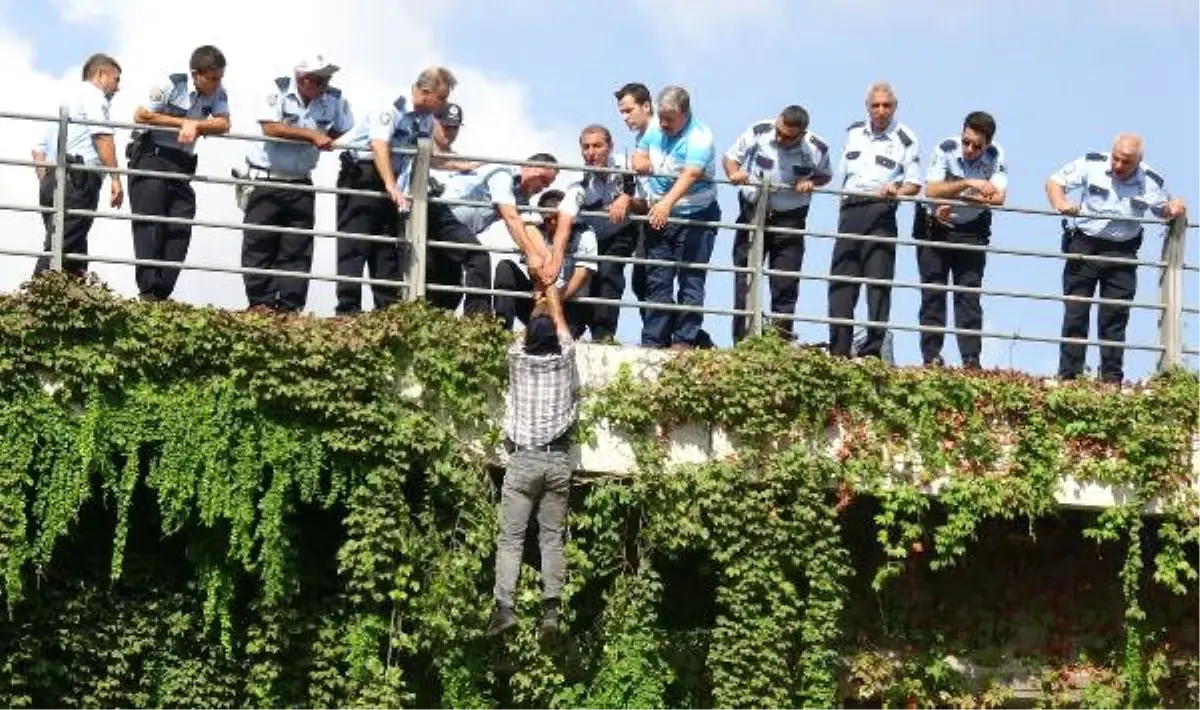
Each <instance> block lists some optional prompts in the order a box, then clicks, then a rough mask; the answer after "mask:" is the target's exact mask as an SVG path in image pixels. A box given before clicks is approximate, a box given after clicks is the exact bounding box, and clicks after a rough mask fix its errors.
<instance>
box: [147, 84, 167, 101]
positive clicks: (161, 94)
mask: <svg viewBox="0 0 1200 710" xmlns="http://www.w3.org/2000/svg"><path fill="white" fill-rule="evenodd" d="M150 100H151V101H153V102H155V103H162V102H163V101H166V100H167V92H166V91H165V90H164V89H163V88H162V87H161V86H156V87H154V88H153V89H151V90H150Z"/></svg>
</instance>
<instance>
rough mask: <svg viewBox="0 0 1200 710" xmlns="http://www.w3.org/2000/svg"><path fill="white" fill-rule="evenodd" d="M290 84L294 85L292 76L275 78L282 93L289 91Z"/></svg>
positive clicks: (276, 84)
mask: <svg viewBox="0 0 1200 710" xmlns="http://www.w3.org/2000/svg"><path fill="white" fill-rule="evenodd" d="M290 83H292V77H290V76H277V77H275V86H278V87H279V90H280V91H287V88H288V84H290Z"/></svg>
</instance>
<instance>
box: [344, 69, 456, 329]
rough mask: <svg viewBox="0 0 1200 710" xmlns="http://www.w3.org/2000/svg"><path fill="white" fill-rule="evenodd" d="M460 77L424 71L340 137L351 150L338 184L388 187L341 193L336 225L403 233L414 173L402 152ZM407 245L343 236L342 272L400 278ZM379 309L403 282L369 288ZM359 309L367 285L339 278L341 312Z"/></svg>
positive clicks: (428, 128) (429, 126) (425, 130)
mask: <svg viewBox="0 0 1200 710" xmlns="http://www.w3.org/2000/svg"><path fill="white" fill-rule="evenodd" d="M457 83H458V80H457V79H455V77H454V75H453V74H452V73H450V70H448V69H445V68H443V67H430V68H428V69H425V70H424V71H422V72H421V74H420V75H419V76H418V77H417V80H416V82H414V83H413V85H412V87H411V89H410V90H409V91H408V92H406V93H407V94H408V95H404V94H401V95H400V96H398V97H396V98H395V99H391V100H389V101H388V102H387V103H386V104H385V105H383V106H376V107H368V109H367V111H366V112H364V113H362V114H361V115H360V116H359V119H358V123H357V124H355V126H354V129H353V130H351V131H350V132H349V133H347V134H346V135H345V136H343V138H342V139H341V140H340V141H338V143H339V145H344V146H345V147H346V148H347V150H346V151H345V152H343V153H342V154H341V156H340V158H341V163H342V167H341V170H340V171H339V172H338V179H337V186H338V187H339V188H344V189H353V190H370V191H372V192H386V193H387V195H388V197H389V198H390V199H383V198H380V197H367V196H363V195H342V194H339V195H338V196H337V229H338V231H339V232H351V233H354V234H370V235H376V236H391V237H396V238H400V237H401V236H402V234H403V228H402V226H401V225H402V224H403V221H404V219H403V215H404V214H407V212H408V198H407V197H405V190H406V189H407V188H408V184H409V180H410V178H411V170H412V157H411V156H410V155H405V154H403V153H401V152H400V151H401V150H402V149H412V148H415V147H416V145H417V141H418V140H419V139H421V138H429V137H430V135H431V134H432V133H433V121H434V118H433V117H434V115H435V114H437V113H438V112H440V111H441V110H442V109H443V108H445V106H446V101H447V99H448V98H449V97H450V92H451V91H452V90H453V89H454V87H455V85H456V84H457ZM401 259H402V250H401V245H400V244H399V243H398V242H391V243H384V242H374V241H361V240H357V239H348V238H345V237H339V238H338V240H337V273H338V276H356V277H357V276H362V271H363V265H364V264H365V265H366V267H367V269H368V271H369V272H370V274H371V278H374V279H381V280H384V281H396V280H399V279H400V278H401V269H402V266H401ZM371 290H372V294H373V295H374V297H375V308H377V309H379V308H386V307H387V306H390V305H391V304H393V303H395V302H396V301H397V300H398V299H399V297H400V293H399V289H397V288H396V287H394V286H382V285H375V286H372V287H371ZM361 310H362V286H361V285H359V284H357V283H349V282H340V283H338V285H337V313H338V314H339V315H350V314H354V313H358V312H360V311H361Z"/></svg>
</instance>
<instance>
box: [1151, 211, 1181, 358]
mask: <svg viewBox="0 0 1200 710" xmlns="http://www.w3.org/2000/svg"><path fill="white" fill-rule="evenodd" d="M1186 240H1187V218H1186V217H1176V218H1175V219H1173V220H1171V222H1170V224H1168V225H1167V233H1166V236H1165V237H1164V238H1163V248H1162V260H1163V261H1164V262H1166V266H1164V267H1163V270H1162V273H1161V274H1159V278H1158V292H1159V302H1160V303H1162V306H1163V310H1162V312H1161V313H1160V314H1159V316H1158V344H1159V345H1161V346H1162V348H1163V351H1162V353H1161V354H1160V355H1159V358H1158V369H1159V371H1160V372H1161V371H1163V370H1166V369H1168V368H1172V367H1177V366H1178V365H1179V364H1180V362H1181V361H1182V359H1183V330H1182V328H1183V252H1184V243H1185V241H1186Z"/></svg>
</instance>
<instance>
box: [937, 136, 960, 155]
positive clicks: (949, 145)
mask: <svg viewBox="0 0 1200 710" xmlns="http://www.w3.org/2000/svg"><path fill="white" fill-rule="evenodd" d="M938 147H939V148H941V149H942V150H943V151H945V152H947V153H949V152H950V151H952V150H954V149H956V148H958V141H956V140H954V139H953V138H947V139H946V140H944V141H942V142H941V143H940V144H939V145H938Z"/></svg>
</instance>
